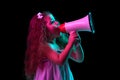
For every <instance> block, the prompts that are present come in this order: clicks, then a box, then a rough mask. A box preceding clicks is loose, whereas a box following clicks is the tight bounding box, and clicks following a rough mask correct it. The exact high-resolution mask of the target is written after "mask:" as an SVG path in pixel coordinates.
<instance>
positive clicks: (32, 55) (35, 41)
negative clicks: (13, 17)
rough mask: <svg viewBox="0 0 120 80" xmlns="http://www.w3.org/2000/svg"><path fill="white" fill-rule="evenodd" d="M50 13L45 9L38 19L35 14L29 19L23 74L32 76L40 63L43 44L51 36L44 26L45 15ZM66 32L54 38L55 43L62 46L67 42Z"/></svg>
mask: <svg viewBox="0 0 120 80" xmlns="http://www.w3.org/2000/svg"><path fill="white" fill-rule="evenodd" d="M49 14H51V13H50V12H48V11H46V12H43V13H42V16H43V17H42V18H41V19H39V18H38V16H37V14H35V15H34V16H33V17H32V19H31V20H30V24H29V29H28V36H27V49H26V52H25V61H24V63H25V75H26V76H27V77H28V76H34V74H35V72H36V69H37V67H38V66H39V65H40V63H41V60H42V57H43V56H42V54H41V53H42V52H41V50H43V45H44V44H45V43H47V42H48V40H49V39H50V38H51V35H52V34H51V33H50V32H49V30H48V29H47V28H46V21H45V17H46V16H47V15H49ZM67 37H68V35H67V34H64V33H61V36H60V37H58V38H56V43H57V44H58V45H59V46H60V47H61V48H64V47H65V45H66V44H67V41H68V40H67Z"/></svg>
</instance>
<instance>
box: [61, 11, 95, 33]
mask: <svg viewBox="0 0 120 80" xmlns="http://www.w3.org/2000/svg"><path fill="white" fill-rule="evenodd" d="M59 29H60V31H61V32H64V33H65V32H68V33H69V32H70V31H87V32H92V33H95V30H94V26H93V21H92V15H91V12H89V14H88V15H86V16H85V17H83V18H81V19H78V20H75V21H71V22H65V23H63V24H61V25H60V26H59Z"/></svg>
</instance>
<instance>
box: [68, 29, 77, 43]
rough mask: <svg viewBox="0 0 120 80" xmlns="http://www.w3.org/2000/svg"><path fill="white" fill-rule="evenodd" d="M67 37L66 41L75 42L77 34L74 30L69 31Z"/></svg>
mask: <svg viewBox="0 0 120 80" xmlns="http://www.w3.org/2000/svg"><path fill="white" fill-rule="evenodd" d="M69 34H70V36H69V39H68V43H75V42H76V41H78V40H79V35H78V33H76V32H75V31H71V32H70V33H69Z"/></svg>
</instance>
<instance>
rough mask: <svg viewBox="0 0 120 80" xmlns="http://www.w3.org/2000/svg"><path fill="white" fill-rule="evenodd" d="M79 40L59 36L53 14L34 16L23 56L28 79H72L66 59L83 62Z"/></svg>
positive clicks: (57, 23) (72, 35)
mask: <svg viewBox="0 0 120 80" xmlns="http://www.w3.org/2000/svg"><path fill="white" fill-rule="evenodd" d="M79 41H80V37H79V36H78V34H77V33H76V32H75V31H71V32H70V33H69V34H67V33H66V34H65V33H61V32H60V30H59V22H58V21H56V20H55V18H54V16H53V14H52V13H50V12H48V11H46V12H43V13H40V12H39V13H37V14H35V15H34V16H33V18H32V19H31V21H30V27H29V33H28V37H27V49H26V54H25V75H26V78H27V79H28V80H74V78H73V75H72V72H71V70H70V67H69V63H68V59H72V60H74V61H76V62H79V63H80V62H83V60H84V53H83V50H82V47H81V45H80V42H79Z"/></svg>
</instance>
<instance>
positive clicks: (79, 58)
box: [70, 42, 84, 63]
mask: <svg viewBox="0 0 120 80" xmlns="http://www.w3.org/2000/svg"><path fill="white" fill-rule="evenodd" d="M70 59H72V60H74V61H76V62H78V63H81V62H83V61H84V51H83V49H82V46H81V44H80V43H79V42H78V43H77V44H75V45H74V46H73V51H72V53H71V55H70Z"/></svg>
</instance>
